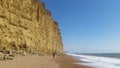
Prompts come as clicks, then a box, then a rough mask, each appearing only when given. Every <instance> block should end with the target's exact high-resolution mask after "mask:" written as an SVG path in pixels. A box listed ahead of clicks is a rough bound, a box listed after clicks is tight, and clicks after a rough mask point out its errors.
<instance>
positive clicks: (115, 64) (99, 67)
mask: <svg viewBox="0 0 120 68" xmlns="http://www.w3.org/2000/svg"><path fill="white" fill-rule="evenodd" d="M67 55H71V56H74V57H77V58H79V59H80V60H82V61H85V63H84V62H83V63H79V64H83V65H87V66H91V67H96V68H120V59H118V58H110V57H98V56H89V55H77V54H67Z"/></svg>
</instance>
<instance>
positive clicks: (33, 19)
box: [0, 0, 63, 54]
mask: <svg viewBox="0 0 120 68" xmlns="http://www.w3.org/2000/svg"><path fill="white" fill-rule="evenodd" d="M2 50H10V51H13V52H16V51H18V52H24V51H25V52H29V53H30V52H31V53H32V52H40V53H43V54H52V52H53V51H56V52H57V53H61V52H62V50H63V45H62V40H61V36H60V32H59V29H58V24H57V23H56V22H55V21H54V20H53V19H52V18H51V13H50V12H49V11H48V10H46V9H45V6H44V4H43V3H42V2H39V1H38V0H0V51H2Z"/></svg>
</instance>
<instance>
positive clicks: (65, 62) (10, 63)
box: [0, 55, 90, 68]
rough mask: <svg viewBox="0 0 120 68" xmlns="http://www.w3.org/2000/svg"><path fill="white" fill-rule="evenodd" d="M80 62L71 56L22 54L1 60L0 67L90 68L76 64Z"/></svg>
mask: <svg viewBox="0 0 120 68" xmlns="http://www.w3.org/2000/svg"><path fill="white" fill-rule="evenodd" d="M75 62H78V61H77V60H75V59H74V58H72V57H70V56H66V55H65V56H56V57H55V58H54V59H53V57H52V56H36V55H35V56H22V57H16V58H14V59H13V60H7V61H0V68H90V67H87V66H83V65H78V64H74V63H75Z"/></svg>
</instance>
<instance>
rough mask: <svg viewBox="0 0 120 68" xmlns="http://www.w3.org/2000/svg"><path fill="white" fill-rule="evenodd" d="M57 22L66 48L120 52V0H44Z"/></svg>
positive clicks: (66, 49) (76, 50)
mask: <svg viewBox="0 0 120 68" xmlns="http://www.w3.org/2000/svg"><path fill="white" fill-rule="evenodd" d="M41 1H42V2H44V3H45V6H46V9H48V10H49V11H51V13H52V18H53V19H54V20H55V21H57V22H58V24H59V28H60V32H61V35H62V41H63V44H64V51H68V52H71V53H78V52H79V53H120V4H119V3H120V0H41Z"/></svg>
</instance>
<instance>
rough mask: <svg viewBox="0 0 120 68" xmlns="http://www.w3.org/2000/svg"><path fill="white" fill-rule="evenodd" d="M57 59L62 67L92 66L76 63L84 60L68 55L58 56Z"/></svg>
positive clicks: (78, 67) (79, 67) (84, 67)
mask: <svg viewBox="0 0 120 68" xmlns="http://www.w3.org/2000/svg"><path fill="white" fill-rule="evenodd" d="M55 60H56V62H57V63H58V64H59V65H60V66H61V68H92V67H88V66H84V65H80V64H75V63H77V62H82V61H79V60H76V59H75V58H73V57H71V56H67V55H64V56H57V57H56V58H55Z"/></svg>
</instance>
